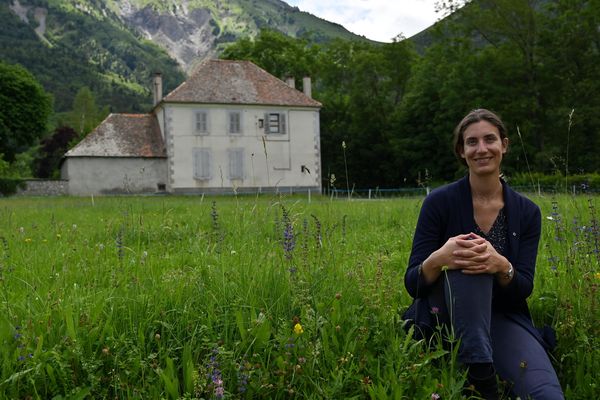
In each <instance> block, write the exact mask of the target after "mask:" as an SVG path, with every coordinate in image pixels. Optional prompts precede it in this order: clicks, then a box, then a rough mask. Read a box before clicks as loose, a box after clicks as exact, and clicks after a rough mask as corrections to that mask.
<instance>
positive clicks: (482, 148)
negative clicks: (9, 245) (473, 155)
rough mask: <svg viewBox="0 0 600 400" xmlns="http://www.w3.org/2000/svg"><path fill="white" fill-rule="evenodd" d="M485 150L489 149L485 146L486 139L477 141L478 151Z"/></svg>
mask: <svg viewBox="0 0 600 400" xmlns="http://www.w3.org/2000/svg"><path fill="white" fill-rule="evenodd" d="M485 151H487V147H486V146H485V141H483V140H480V141H479V142H477V152H478V153H483V152H485Z"/></svg>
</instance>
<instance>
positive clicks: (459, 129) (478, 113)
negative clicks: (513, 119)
mask: <svg viewBox="0 0 600 400" xmlns="http://www.w3.org/2000/svg"><path fill="white" fill-rule="evenodd" d="M480 121H487V122H489V123H490V124H492V125H494V126H495V127H496V128H498V132H499V133H500V140H504V138H506V137H508V136H507V135H506V127H505V126H504V123H503V122H502V120H501V119H500V117H499V116H498V115H496V114H495V113H493V112H491V111H490V110H486V109H485V108H478V109H476V110H473V111H471V112H470V113H468V114H467V115H466V116H465V117H464V118H463V119H462V121H460V123H459V124H458V125H456V128H454V154H455V155H456V157H457V158H458V159H459V160H460V161H461V162H462V163H463V164H465V165H467V162H466V161H465V159H464V158H462V157H461V155H460V153H462V152H463V150H464V146H465V139H464V133H465V130H467V128H468V127H469V125H471V124H474V123H475V122H480Z"/></svg>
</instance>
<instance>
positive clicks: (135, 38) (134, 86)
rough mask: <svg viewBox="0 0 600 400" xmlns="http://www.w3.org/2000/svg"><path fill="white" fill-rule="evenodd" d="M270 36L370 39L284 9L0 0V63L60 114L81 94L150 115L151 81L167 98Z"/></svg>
mask: <svg viewBox="0 0 600 400" xmlns="http://www.w3.org/2000/svg"><path fill="white" fill-rule="evenodd" d="M263 28H269V29H274V30H278V31H280V32H283V33H285V34H287V35H290V36H293V37H299V36H302V35H304V34H307V33H309V32H310V33H311V40H314V41H317V42H319V41H327V40H330V39H332V38H345V39H355V40H367V39H366V38H364V37H361V36H357V35H354V34H352V33H350V32H349V31H347V30H346V29H344V28H343V27H342V26H341V25H339V24H334V23H331V22H328V21H325V20H323V19H320V18H318V17H315V16H314V15H311V14H309V13H305V12H302V11H300V10H298V8H297V7H291V6H289V5H288V4H287V3H285V2H283V1H280V0H0V59H2V60H3V61H5V62H9V63H19V64H21V65H23V66H24V67H25V68H27V69H28V70H29V71H31V72H32V73H33V74H34V75H35V76H36V78H37V79H38V80H39V81H40V82H41V83H42V85H43V86H44V87H45V88H46V90H47V91H49V92H50V93H52V94H53V95H54V99H55V110H56V111H66V110H68V109H70V108H71V105H72V101H73V98H74V96H75V93H76V92H77V90H78V89H79V88H80V87H82V86H88V87H90V88H91V90H92V91H93V92H94V93H95V95H96V96H97V98H98V103H99V104H101V105H109V106H110V107H111V108H112V110H114V111H132V112H134V111H146V110H147V109H148V107H149V106H150V102H151V99H150V91H149V87H150V85H149V81H150V77H151V75H152V73H153V72H156V71H161V72H162V73H163V78H164V85H165V90H166V91H169V90H171V89H173V88H175V87H176V86H177V85H178V84H179V83H181V82H182V81H183V80H184V79H185V75H186V73H187V72H188V71H190V70H191V69H192V68H193V66H194V65H195V63H197V62H198V61H200V60H202V59H205V58H208V57H216V56H218V54H219V52H220V51H221V50H222V49H223V48H224V47H225V46H226V45H227V44H229V43H231V42H234V41H236V40H237V39H238V38H240V37H248V36H250V37H254V36H255V35H256V34H258V33H259V31H260V30H261V29H263Z"/></svg>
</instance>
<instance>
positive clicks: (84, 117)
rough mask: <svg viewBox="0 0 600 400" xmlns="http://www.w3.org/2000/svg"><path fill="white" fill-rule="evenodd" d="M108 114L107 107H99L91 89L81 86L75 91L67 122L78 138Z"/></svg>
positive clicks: (83, 135) (88, 131)
mask: <svg viewBox="0 0 600 400" xmlns="http://www.w3.org/2000/svg"><path fill="white" fill-rule="evenodd" d="M107 114H108V108H106V107H105V108H104V109H100V108H99V107H98V106H97V105H96V98H95V96H94V94H93V93H92V91H91V90H90V89H89V88H88V87H87V86H83V87H81V88H80V89H79V90H78V91H77V95H75V99H74V100H73V108H72V110H71V112H70V113H69V115H68V117H67V123H68V125H69V126H70V127H72V128H73V129H74V130H75V131H76V132H77V134H78V135H79V137H80V138H83V137H85V136H86V135H87V134H88V133H90V132H91V131H92V129H94V128H95V127H96V126H98V124H99V123H100V122H102V120H103V119H104V118H105V117H106V115H107Z"/></svg>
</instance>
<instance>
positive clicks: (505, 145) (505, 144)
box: [502, 137, 508, 154]
mask: <svg viewBox="0 0 600 400" xmlns="http://www.w3.org/2000/svg"><path fill="white" fill-rule="evenodd" d="M507 151H508V138H507V137H505V138H504V139H502V154H505V153H506V152H507Z"/></svg>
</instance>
